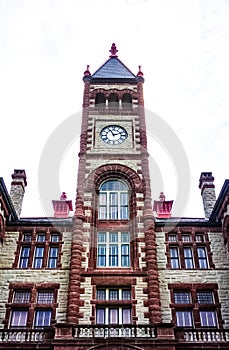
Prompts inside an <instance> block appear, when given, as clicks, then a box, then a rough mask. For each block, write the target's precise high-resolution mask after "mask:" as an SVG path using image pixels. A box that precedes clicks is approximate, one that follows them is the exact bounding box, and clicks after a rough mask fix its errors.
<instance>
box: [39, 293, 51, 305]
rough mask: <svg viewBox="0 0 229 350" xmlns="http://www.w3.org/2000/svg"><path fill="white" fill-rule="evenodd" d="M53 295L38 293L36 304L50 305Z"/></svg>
mask: <svg viewBox="0 0 229 350" xmlns="http://www.w3.org/2000/svg"><path fill="white" fill-rule="evenodd" d="M53 298H54V294H53V292H48V291H47V292H45V291H44V292H38V296H37V303H38V304H52V303H53Z"/></svg>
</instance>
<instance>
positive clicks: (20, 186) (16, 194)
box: [10, 169, 27, 217]
mask: <svg viewBox="0 0 229 350" xmlns="http://www.w3.org/2000/svg"><path fill="white" fill-rule="evenodd" d="M25 186H27V181H26V173H25V170H18V169H15V170H14V173H13V174H12V182H11V189H10V196H11V199H12V202H13V205H14V209H15V211H16V213H17V216H18V217H20V214H21V209H22V202H23V198H24V193H25Z"/></svg>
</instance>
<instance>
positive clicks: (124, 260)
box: [121, 244, 130, 267]
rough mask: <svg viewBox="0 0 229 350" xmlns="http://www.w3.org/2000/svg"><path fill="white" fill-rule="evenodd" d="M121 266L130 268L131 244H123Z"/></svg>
mask: <svg viewBox="0 0 229 350" xmlns="http://www.w3.org/2000/svg"><path fill="white" fill-rule="evenodd" d="M121 254H122V255H121V260H122V261H121V265H122V266H123V267H127V266H130V259H129V244H122V246H121Z"/></svg>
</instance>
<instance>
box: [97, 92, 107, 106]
mask: <svg viewBox="0 0 229 350" xmlns="http://www.w3.org/2000/svg"><path fill="white" fill-rule="evenodd" d="M105 105H106V98H105V96H104V94H103V93H102V92H98V93H97V94H96V96H95V107H96V108H104V107H105Z"/></svg>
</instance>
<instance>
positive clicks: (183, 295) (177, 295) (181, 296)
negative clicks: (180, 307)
mask: <svg viewBox="0 0 229 350" xmlns="http://www.w3.org/2000/svg"><path fill="white" fill-rule="evenodd" d="M174 302H175V303H176V304H190V302H191V298H190V293H189V292H174Z"/></svg>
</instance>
